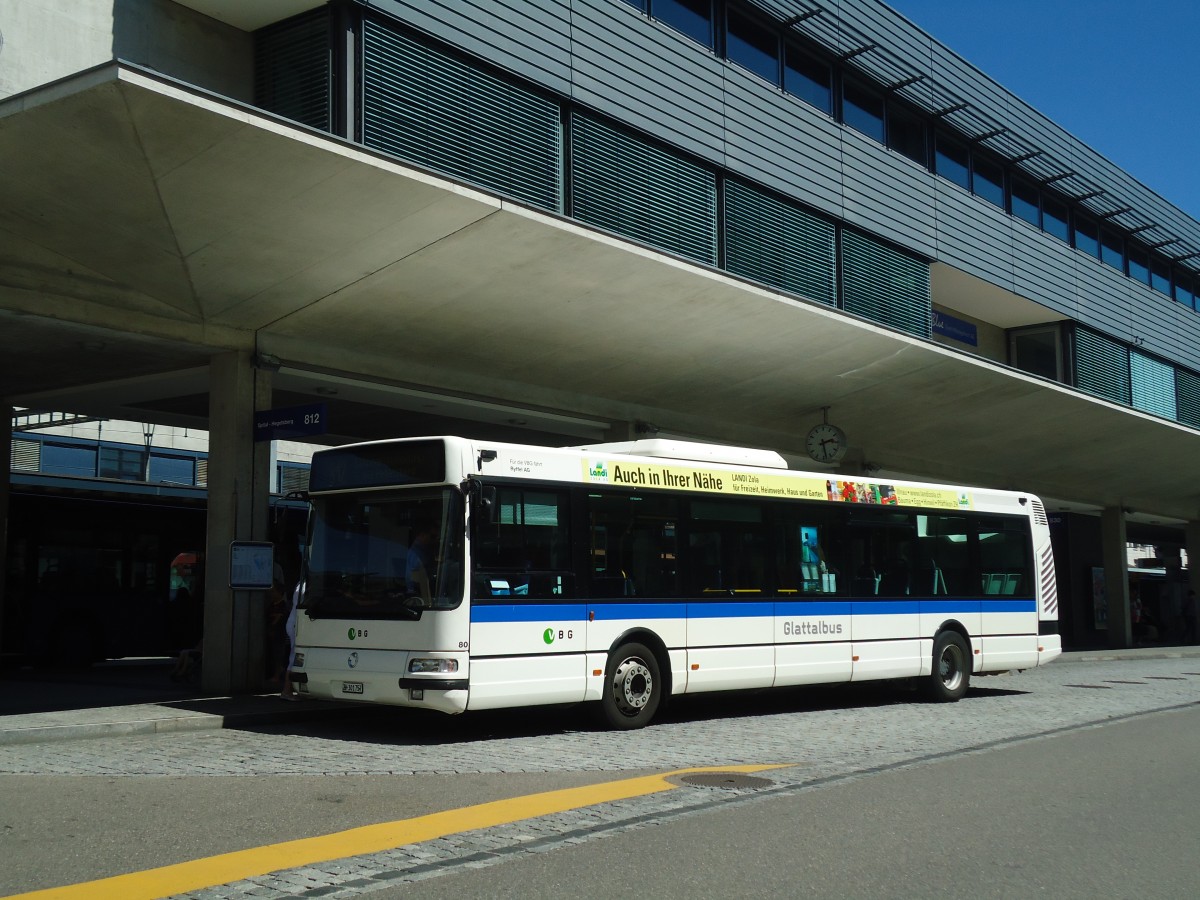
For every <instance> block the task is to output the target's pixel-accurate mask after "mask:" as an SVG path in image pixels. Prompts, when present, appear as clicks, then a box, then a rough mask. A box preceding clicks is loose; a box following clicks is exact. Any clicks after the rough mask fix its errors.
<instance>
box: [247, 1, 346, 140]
mask: <svg viewBox="0 0 1200 900" xmlns="http://www.w3.org/2000/svg"><path fill="white" fill-rule="evenodd" d="M329 31H330V25H329V11H328V9H327V8H322V9H318V10H314V11H313V12H312V13H311V14H308V15H302V16H297V17H295V18H293V19H288V20H287V21H286V22H282V23H280V24H279V25H277V26H274V27H270V28H264V29H262V30H261V31H258V32H256V33H255V36H254V40H255V53H254V59H255V64H254V96H255V104H256V105H257V106H260V107H262V108H263V109H266V110H269V111H270V112H273V113H275V114H277V115H280V116H284V117H285V118H288V119H291V120H292V121H294V122H300V123H302V124H304V125H309V126H311V127H313V128H319V129H321V130H322V131H329V129H330V122H329V114H330V110H329V96H330V93H331V88H330V81H331V78H332V73H331V71H330V55H329V44H330V34H329Z"/></svg>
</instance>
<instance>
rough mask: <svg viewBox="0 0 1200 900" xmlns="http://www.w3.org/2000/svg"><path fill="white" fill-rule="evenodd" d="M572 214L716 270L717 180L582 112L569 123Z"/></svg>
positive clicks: (679, 157)
mask: <svg viewBox="0 0 1200 900" xmlns="http://www.w3.org/2000/svg"><path fill="white" fill-rule="evenodd" d="M571 215H572V216H574V217H575V218H577V219H581V220H583V221H584V222H589V223H591V224H592V225H596V226H598V227H600V228H605V229H607V230H609V231H612V232H615V233H617V234H621V235H624V236H626V237H631V238H633V239H634V240H637V241H641V242H642V243H645V244H651V245H653V246H655V247H660V248H662V249H663V250H667V251H669V252H672V253H677V254H679V255H680V256H686V257H688V258H689V259H694V260H698V261H700V262H703V263H708V264H709V265H716V262H717V177H716V175H715V174H714V173H713V172H710V171H708V170H707V169H704V168H702V167H701V166H698V165H696V164H695V163H692V162H690V161H689V160H687V159H685V158H683V157H681V156H677V155H675V154H673V153H669V152H667V151H666V150H663V149H660V148H658V147H656V146H654V145H652V144H650V143H648V142H645V141H642V140H639V139H638V138H635V137H633V136H632V135H629V134H626V133H624V132H622V131H618V130H617V129H615V128H612V127H610V126H608V125H606V124H605V123H603V122H600V121H598V120H596V119H593V118H591V117H588V116H584V115H580V114H575V115H572V117H571Z"/></svg>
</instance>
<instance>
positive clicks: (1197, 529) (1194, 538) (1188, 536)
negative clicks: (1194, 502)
mask: <svg viewBox="0 0 1200 900" xmlns="http://www.w3.org/2000/svg"><path fill="white" fill-rule="evenodd" d="M1183 540H1184V544H1183V546H1184V549H1185V550H1187V559H1188V568H1187V588H1191V589H1192V590H1193V591H1195V592H1196V595H1195V597H1194V598H1192V599H1193V600H1194V603H1193V604H1192V605H1191V606H1190V607H1189V608H1188V609H1187V610H1186V613H1187V614H1188V615H1189V616H1192V617H1193V619H1192V622H1193V623H1195V621H1196V620H1195V618H1194V617H1196V616H1200V519H1193V520H1192V521H1190V522H1188V523H1187V525H1186V526H1185V527H1184V530H1183ZM1185 589H1186V588H1185ZM1184 602H1185V604H1186V603H1189V601H1188V600H1187V599H1185V600H1184ZM1192 628H1193V633H1192V635H1191V638H1192V643H1194V644H1196V643H1200V626H1197V625H1195V624H1193V625H1192Z"/></svg>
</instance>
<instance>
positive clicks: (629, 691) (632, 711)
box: [613, 657, 654, 716]
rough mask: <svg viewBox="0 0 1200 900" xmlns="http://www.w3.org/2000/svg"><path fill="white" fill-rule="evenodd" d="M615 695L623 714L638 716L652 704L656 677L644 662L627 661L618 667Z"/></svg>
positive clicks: (632, 659)
mask: <svg viewBox="0 0 1200 900" xmlns="http://www.w3.org/2000/svg"><path fill="white" fill-rule="evenodd" d="M613 693H614V694H615V695H616V700H617V706H618V707H620V709H621V712H623V713H625V715H627V716H632V715H636V714H637V713H639V712H641V711H642V710H643V709H645V708H646V704H647V703H649V702H650V697H651V695H652V694H653V693H654V675H653V674H652V673H651V672H650V669H649V668H647V666H646V664H645V663H644V662H642V660H640V659H637V658H636V657H633V658H630V659H627V660H625V661H624V662H622V663H621V664H620V665H619V666H617V671H616V674H615V676H614V678H613Z"/></svg>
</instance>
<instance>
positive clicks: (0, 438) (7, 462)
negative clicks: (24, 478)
mask: <svg viewBox="0 0 1200 900" xmlns="http://www.w3.org/2000/svg"><path fill="white" fill-rule="evenodd" d="M0 415H3V416H4V423H3V427H0V648H3V647H4V641H5V637H4V588H5V584H6V582H7V581H8V496H9V493H10V484H11V483H12V478H11V475H12V419H13V408H12V407H11V406H9V405H8V404H7V403H2V404H0Z"/></svg>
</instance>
